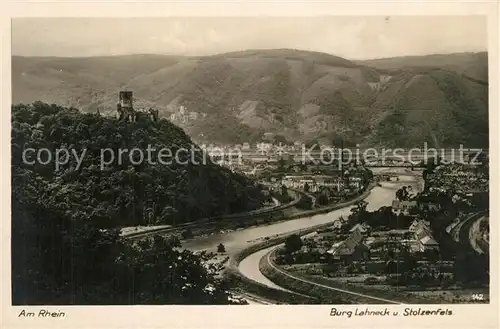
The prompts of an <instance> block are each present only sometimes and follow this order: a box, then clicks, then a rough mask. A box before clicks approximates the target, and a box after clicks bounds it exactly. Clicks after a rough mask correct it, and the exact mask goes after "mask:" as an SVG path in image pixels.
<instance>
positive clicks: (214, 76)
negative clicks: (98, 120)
mask: <svg viewBox="0 0 500 329" xmlns="http://www.w3.org/2000/svg"><path fill="white" fill-rule="evenodd" d="M12 87H13V102H14V103H21V102H22V103H31V102H33V101H36V100H40V101H43V102H48V103H56V104H59V105H63V106H74V107H77V108H82V109H84V110H85V111H96V109H97V108H99V109H100V112H101V113H106V114H109V115H114V114H115V104H116V101H117V97H118V91H119V90H122V89H127V90H132V91H133V92H134V96H135V98H136V104H137V107H138V108H142V107H155V108H157V109H159V110H160V115H161V116H165V117H168V118H173V120H179V122H176V123H177V124H178V125H180V126H181V127H182V128H184V129H185V130H186V131H187V132H188V133H189V134H190V135H191V136H192V137H193V139H195V140H203V141H211V142H226V143H243V142H255V141H257V140H260V139H261V138H263V136H266V137H268V138H271V139H273V138H274V139H275V140H283V141H284V140H285V139H286V140H288V141H294V140H301V141H305V142H311V141H323V142H328V143H331V142H332V141H333V140H338V139H340V138H342V139H343V140H344V143H345V145H355V144H361V145H362V146H386V147H421V146H422V143H423V142H428V143H429V145H431V146H438V147H458V146H459V144H464V145H465V146H468V147H487V146H488V56H487V53H460V54H449V55H429V56H416V57H415V56H412V57H395V58H387V59H379V60H366V61H350V60H347V59H344V58H340V57H336V56H332V55H329V54H325V53H317V52H309V51H299V50H292V49H275V50H248V51H240V52H232V53H225V54H220V55H214V56H204V57H183V56H162V55H130V56H113V57H91V58H56V57H44V58H41V57H18V56H13V57H12ZM181 106H182V108H183V109H185V110H184V112H186V113H185V114H184V115H178V114H179V111H180V109H181ZM195 112H196V113H195ZM174 113H177V114H176V115H174V116H172V114H174ZM189 114H194V115H189ZM182 118H187V120H182ZM266 133H267V134H266Z"/></svg>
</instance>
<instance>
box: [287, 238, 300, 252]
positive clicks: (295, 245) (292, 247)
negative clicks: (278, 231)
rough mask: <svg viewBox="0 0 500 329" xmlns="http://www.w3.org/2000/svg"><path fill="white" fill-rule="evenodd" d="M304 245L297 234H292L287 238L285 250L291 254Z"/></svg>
mask: <svg viewBox="0 0 500 329" xmlns="http://www.w3.org/2000/svg"><path fill="white" fill-rule="evenodd" d="M302 245H303V242H302V239H301V238H300V236H298V235H297V234H292V235H290V236H288V237H287V238H286V240H285V250H286V251H287V253H289V254H291V253H293V252H296V251H299V250H300V248H302Z"/></svg>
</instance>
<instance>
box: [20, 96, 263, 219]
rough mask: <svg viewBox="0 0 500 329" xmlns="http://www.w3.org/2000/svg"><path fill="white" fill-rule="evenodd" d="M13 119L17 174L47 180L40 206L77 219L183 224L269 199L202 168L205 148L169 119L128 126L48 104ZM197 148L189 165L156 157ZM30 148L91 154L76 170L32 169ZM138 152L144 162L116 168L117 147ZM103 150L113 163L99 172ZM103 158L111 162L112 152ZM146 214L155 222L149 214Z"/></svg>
mask: <svg viewBox="0 0 500 329" xmlns="http://www.w3.org/2000/svg"><path fill="white" fill-rule="evenodd" d="M12 118H13V121H12V165H13V174H15V175H21V176H22V175H26V173H27V172H28V171H29V172H31V173H32V174H33V175H35V176H36V177H37V178H38V179H40V180H42V181H41V182H40V184H39V189H37V191H36V192H37V193H38V194H37V197H38V198H40V200H39V201H40V202H41V203H43V204H45V205H46V207H47V208H50V209H54V210H56V209H57V211H58V212H59V213H62V214H65V216H70V217H71V218H72V219H77V218H80V219H85V220H87V221H93V222H95V223H96V224H98V225H99V226H100V227H114V226H123V225H136V224H149V223H147V222H145V221H146V219H147V220H149V221H150V222H151V224H153V223H154V224H178V223H182V222H188V221H193V220H196V219H200V218H205V217H212V216H218V215H224V214H228V213H234V212H240V211H246V210H252V209H256V208H259V207H260V206H261V205H262V202H263V200H264V196H263V195H262V194H261V193H260V191H259V190H258V189H257V188H256V187H254V185H253V184H252V182H251V181H249V180H248V179H247V178H245V177H243V176H239V175H235V174H233V173H232V172H230V171H229V170H227V169H224V168H221V167H219V166H216V165H213V164H212V163H210V161H209V159H207V163H206V164H197V163H201V162H202V157H203V156H202V152H201V150H200V149H198V148H197V147H196V146H194V145H193V144H192V143H191V142H190V139H189V137H188V136H187V135H185V134H184V132H183V131H182V130H181V129H180V128H178V127H176V126H175V125H173V124H171V123H170V122H168V121H166V120H161V121H160V122H157V123H153V122H150V121H149V120H147V119H145V120H142V121H139V122H136V123H126V122H120V121H117V120H113V119H109V118H104V117H100V116H98V115H93V114H81V113H79V112H78V111H77V110H76V109H64V108H61V107H58V106H55V105H47V104H43V103H35V104H34V105H33V106H26V105H18V106H14V107H13V109H12ZM148 145H150V148H151V149H155V150H156V153H155V152H154V151H152V152H151V159H152V161H150V163H148V161H147V158H146V157H147V152H146V150H147V148H148ZM192 147H193V149H194V151H193V154H194V159H195V160H194V161H192V160H191V155H190V154H187V152H179V158H180V160H181V161H182V162H185V161H188V162H187V164H184V163H177V161H175V159H174V161H171V162H172V163H171V164H162V163H160V162H159V160H158V152H159V150H160V149H162V148H164V149H168V150H170V151H171V152H172V154H174V155H175V153H176V152H177V151H178V150H180V149H185V150H191V148H192ZM27 148H34V149H36V150H38V149H41V148H47V149H49V150H50V151H51V154H52V155H55V153H56V150H57V149H59V148H67V149H68V150H70V151H71V150H75V152H77V154H78V155H81V154H82V152H83V150H84V149H86V153H85V156H84V159H83V164H82V165H81V167H80V168H79V170H75V168H76V161H74V157H73V156H71V157H70V158H71V159H72V161H69V162H68V164H66V165H61V166H60V168H56V167H55V164H54V163H53V162H51V163H49V164H47V165H41V164H34V165H27V164H25V163H23V161H22V152H23V150H25V149H27ZM133 148H138V149H140V150H141V151H142V152H143V154H144V156H145V159H144V161H142V162H140V163H138V161H130V160H131V159H130V157H129V154H128V153H124V155H123V156H122V157H121V160H122V161H121V163H119V162H120V161H119V159H118V152H119V150H125V149H128V150H132V149H133ZM104 149H110V150H113V153H114V154H115V160H114V161H113V163H111V164H110V165H109V166H106V167H105V168H104V169H103V170H101V150H104ZM103 154H104V155H105V156H104V158H105V160H107V161H108V160H110V158H109V156H110V154H111V151H109V152H107V151H105V152H104V153H103ZM134 155H138V153H137V152H135V153H134ZM132 159H134V158H132ZM164 161H168V159H166V160H164ZM195 162H196V163H195ZM135 163H138V164H135ZM164 163H165V162H164ZM148 210H149V211H150V212H151V213H152V218H148V217H147V216H145V213H146V212H147V211H148Z"/></svg>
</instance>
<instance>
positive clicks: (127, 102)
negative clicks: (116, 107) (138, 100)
mask: <svg viewBox="0 0 500 329" xmlns="http://www.w3.org/2000/svg"><path fill="white" fill-rule="evenodd" d="M120 105H121V107H122V109H124V110H125V109H133V108H134V105H133V96H132V92H131V91H120Z"/></svg>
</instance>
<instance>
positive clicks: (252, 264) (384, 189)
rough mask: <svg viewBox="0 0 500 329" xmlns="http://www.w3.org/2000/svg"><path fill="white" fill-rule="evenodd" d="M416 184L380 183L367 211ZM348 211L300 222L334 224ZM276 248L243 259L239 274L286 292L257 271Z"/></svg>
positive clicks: (402, 182) (342, 210)
mask: <svg viewBox="0 0 500 329" xmlns="http://www.w3.org/2000/svg"><path fill="white" fill-rule="evenodd" d="M392 169H394V168H392ZM418 183H419V182H418V179H417V178H416V177H413V178H412V179H411V180H410V179H404V180H401V179H400V181H398V182H381V186H380V187H375V188H374V189H373V190H372V192H371V193H370V195H369V196H368V197H367V198H366V199H365V201H367V202H368V206H367V209H368V210H370V211H373V210H376V209H379V208H380V207H383V206H388V205H391V203H392V200H393V199H394V194H395V191H396V190H397V189H399V188H400V187H401V186H403V185H409V184H410V185H416V184H418ZM350 209H351V207H346V208H342V209H338V210H335V211H332V212H330V213H328V214H324V215H316V216H313V217H310V218H306V219H302V220H307V222H306V223H308V224H309V225H307V226H313V225H317V224H321V223H327V222H334V221H335V220H337V219H338V218H339V217H340V216H344V217H346V216H347V215H349V213H350ZM302 223H304V222H301V223H300V224H302ZM297 225H299V223H297ZM296 228H297V229H298V228H304V227H298V226H297V227H296ZM283 233H285V232H283ZM276 247H277V246H273V247H270V248H267V249H264V250H261V251H258V252H256V253H254V254H252V255H250V256H248V257H246V258H245V259H243V261H241V262H240V265H239V269H240V272H241V273H242V274H243V275H244V276H246V277H248V278H250V279H252V280H254V281H257V282H259V283H262V284H265V285H266V286H268V287H271V288H274V289H280V290H286V289H285V288H283V287H280V286H278V285H277V284H275V283H274V282H272V281H271V280H269V279H268V278H266V277H265V276H264V275H263V274H262V273H261V272H260V270H259V261H260V259H261V258H263V257H265V256H266V254H267V256H266V257H268V256H269V254H268V252H269V251H271V250H273V249H274V248H276ZM268 261H269V260H268ZM287 275H289V274H287ZM293 278H294V279H298V280H304V279H301V278H296V277H293ZM308 283H311V284H316V285H319V286H322V285H321V284H318V283H314V282H308ZM329 289H334V290H335V288H331V287H329ZM340 290H341V289H340ZM343 292H346V293H351V294H354V295H360V294H359V293H355V292H348V291H343ZM362 297H367V298H371V299H379V300H381V301H383V302H386V303H399V302H396V301H390V300H382V299H380V298H377V297H372V296H367V295H363V296H362Z"/></svg>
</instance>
